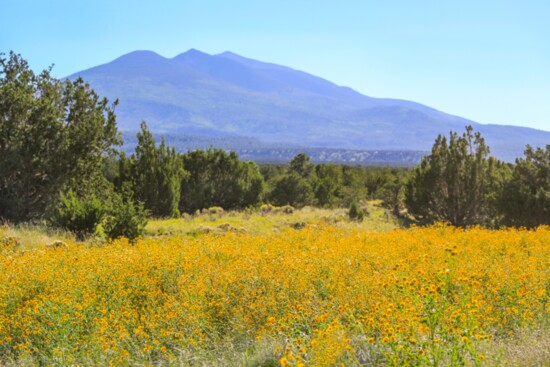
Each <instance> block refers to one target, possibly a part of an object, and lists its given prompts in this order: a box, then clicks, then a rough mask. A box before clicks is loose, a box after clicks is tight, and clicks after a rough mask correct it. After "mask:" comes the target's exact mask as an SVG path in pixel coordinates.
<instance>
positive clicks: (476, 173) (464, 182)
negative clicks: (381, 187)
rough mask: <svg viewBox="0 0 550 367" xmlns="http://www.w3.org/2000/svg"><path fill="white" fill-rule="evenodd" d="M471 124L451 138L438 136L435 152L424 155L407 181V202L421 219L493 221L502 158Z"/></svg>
mask: <svg viewBox="0 0 550 367" xmlns="http://www.w3.org/2000/svg"><path fill="white" fill-rule="evenodd" d="M488 155H489V148H488V147H487V146H486V145H485V141H484V139H483V138H482V137H481V135H480V134H479V133H475V134H474V133H473V129H472V127H471V126H468V127H466V132H465V133H463V134H462V136H459V135H458V134H457V133H456V132H451V134H450V138H449V141H448V142H447V139H446V138H445V137H443V136H441V135H440V136H438V137H437V139H436V141H435V144H434V145H433V147H432V153H431V154H430V155H428V156H426V157H424V158H423V159H422V162H421V164H420V166H419V167H417V168H416V169H415V170H414V172H413V174H412V177H411V179H410V181H409V182H408V184H407V192H406V204H407V207H408V209H409V211H410V212H411V213H412V214H414V215H415V216H416V217H417V218H419V219H420V220H421V221H423V222H426V223H431V222H434V221H446V222H449V223H451V224H453V225H455V226H470V225H476V224H487V223H488V222H490V221H491V219H492V218H491V214H492V212H491V207H492V205H493V203H491V200H490V198H491V196H492V190H493V188H494V186H495V182H494V181H495V180H496V178H495V177H496V176H495V171H496V169H497V166H498V164H499V163H498V162H497V161H496V160H495V159H493V158H491V159H488Z"/></svg>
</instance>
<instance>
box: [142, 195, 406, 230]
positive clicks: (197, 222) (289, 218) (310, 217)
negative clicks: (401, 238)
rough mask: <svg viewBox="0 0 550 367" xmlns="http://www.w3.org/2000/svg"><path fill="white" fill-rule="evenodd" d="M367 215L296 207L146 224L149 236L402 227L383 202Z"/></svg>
mask: <svg viewBox="0 0 550 367" xmlns="http://www.w3.org/2000/svg"><path fill="white" fill-rule="evenodd" d="M365 209H366V210H367V211H368V213H369V214H368V215H367V216H365V219H364V220H363V221H362V222H355V221H351V220H349V219H348V209H345V208H340V209H322V208H313V207H305V208H302V209H295V210H294V212H293V213H290V214H286V213H283V212H268V213H262V212H261V211H240V212H239V211H232V212H222V213H216V214H209V213H205V214H195V215H184V216H183V217H182V218H177V219H157V220H151V221H150V222H149V224H148V225H147V227H146V232H147V235H148V236H157V235H174V234H178V235H180V234H188V235H193V236H196V235H200V234H205V233H212V232H213V233H224V232H227V231H228V230H229V231H238V232H246V233H250V234H254V235H260V234H266V233H278V232H281V231H285V230H287V229H288V228H296V227H303V226H326V225H331V226H333V227H336V228H341V229H346V230H351V229H362V230H366V231H374V232H387V231H390V230H393V229H396V228H399V227H401V223H400V222H399V220H398V219H397V218H395V217H394V216H393V215H392V214H391V213H390V212H389V211H388V210H386V209H384V208H382V207H381V202H379V201H371V202H368V203H366V204H365Z"/></svg>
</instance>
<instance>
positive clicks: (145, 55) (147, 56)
mask: <svg viewBox="0 0 550 367" xmlns="http://www.w3.org/2000/svg"><path fill="white" fill-rule="evenodd" d="M127 60H166V59H165V58H164V57H163V56H161V55H159V54H157V53H156V52H153V51H149V50H138V51H132V52H129V53H127V54H124V55H122V56H120V57H119V58H117V59H115V60H114V61H127Z"/></svg>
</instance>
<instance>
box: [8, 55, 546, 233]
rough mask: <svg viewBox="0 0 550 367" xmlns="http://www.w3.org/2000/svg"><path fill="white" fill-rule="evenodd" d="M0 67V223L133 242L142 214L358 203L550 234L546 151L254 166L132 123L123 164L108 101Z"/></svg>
mask: <svg viewBox="0 0 550 367" xmlns="http://www.w3.org/2000/svg"><path fill="white" fill-rule="evenodd" d="M0 66H1V70H0V219H1V220H3V221H9V222H13V223H20V222H28V221H46V222H47V223H48V224H49V225H51V226H55V227H62V228H64V229H67V230H70V231H72V232H75V233H76V234H77V235H78V236H79V237H82V238H84V237H86V236H88V235H90V234H92V233H97V232H101V233H102V234H103V235H105V236H106V237H110V238H116V237H118V236H126V237H129V238H135V237H137V236H139V234H140V233H141V230H142V229H143V227H144V225H145V223H146V222H147V218H149V217H151V216H154V217H177V216H180V215H182V213H194V212H196V211H197V210H201V209H203V208H210V207H222V208H223V209H226V210H233V209H235V210H239V209H246V208H254V207H259V206H260V205H261V204H263V203H269V204H273V205H277V206H285V205H291V206H293V207H303V206H306V205H311V206H321V207H328V208H330V207H350V216H353V217H354V218H357V217H360V216H361V215H359V214H358V213H359V212H358V210H359V211H360V210H361V203H362V202H364V201H365V200H367V199H380V200H383V202H384V205H385V206H387V207H388V208H390V209H391V210H392V211H393V212H394V213H395V214H396V215H408V216H410V218H411V220H414V221H416V222H417V223H419V224H428V223H433V222H438V221H444V222H449V223H451V224H453V225H456V226H465V227H468V226H474V225H482V226H488V227H500V226H526V227H536V226H538V225H540V224H550V145H548V146H546V149H541V148H537V149H534V148H532V147H529V146H528V147H526V150H525V156H524V157H523V158H520V159H517V160H516V162H515V164H509V163H503V162H501V161H499V160H497V159H495V158H493V157H491V156H490V149H489V147H488V146H487V145H486V144H485V141H484V139H483V137H482V136H481V135H480V134H479V133H476V132H474V131H473V129H472V128H471V127H466V131H465V132H464V133H462V134H459V133H458V132H451V133H450V135H449V137H448V138H447V137H446V136H442V135H440V136H439V137H437V139H436V141H435V143H434V146H433V148H432V151H431V153H430V154H428V155H427V156H425V157H424V158H423V159H422V162H421V164H420V165H419V166H418V167H416V168H414V169H409V168H387V167H386V168H384V167H374V168H373V167H370V168H369V167H354V166H343V165H335V164H315V163H314V162H312V160H311V159H310V157H309V156H308V155H307V154H305V153H299V154H297V155H296V156H294V157H293V158H292V159H291V160H290V161H289V162H288V164H287V165H262V166H259V165H257V164H256V163H254V162H251V161H243V160H241V159H239V157H238V155H237V154H236V153H234V152H227V151H225V150H222V149H215V148H210V149H207V150H194V151H190V152H186V153H180V152H177V151H176V150H175V148H174V147H171V146H169V145H168V144H167V143H166V142H165V141H164V139H161V141H160V142H159V141H156V140H155V138H154V136H153V134H152V133H151V132H150V131H149V129H148V127H147V124H146V122H142V124H141V131H140V132H139V133H138V134H137V144H136V147H135V150H134V152H133V153H130V154H126V153H123V152H120V150H119V149H117V147H120V146H121V145H122V139H121V134H120V132H119V131H118V129H117V125H116V114H115V109H116V105H117V101H114V102H112V103H110V102H109V101H107V99H105V98H102V97H100V96H99V95H97V94H96V93H95V92H94V90H93V89H92V88H91V87H90V86H89V85H88V84H87V83H86V82H85V81H84V80H82V79H80V78H79V79H76V80H73V81H71V80H63V81H61V80H58V79H55V78H54V77H52V76H51V73H50V71H51V70H44V71H42V72H41V73H40V74H35V73H34V72H33V71H32V70H31V69H30V68H29V66H28V63H27V62H26V61H25V60H24V59H23V58H22V57H21V56H19V55H17V54H15V53H13V52H12V53H10V54H9V55H3V56H1V57H0ZM352 213H355V214H353V215H352ZM362 214H368V213H362Z"/></svg>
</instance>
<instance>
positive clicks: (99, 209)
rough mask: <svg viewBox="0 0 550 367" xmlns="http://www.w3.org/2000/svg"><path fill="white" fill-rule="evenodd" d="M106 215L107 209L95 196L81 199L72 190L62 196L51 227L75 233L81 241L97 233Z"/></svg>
mask: <svg viewBox="0 0 550 367" xmlns="http://www.w3.org/2000/svg"><path fill="white" fill-rule="evenodd" d="M104 214H105V208H104V207H103V206H102V204H101V202H100V201H99V200H98V199H97V198H96V197H95V196H94V195H92V196H89V197H86V198H82V199H81V198H79V197H77V195H76V194H75V193H74V192H73V191H72V190H70V191H69V192H68V193H67V194H62V195H61V198H60V200H59V204H58V206H57V207H56V208H55V210H54V212H53V215H52V216H51V218H50V225H52V226H54V227H59V228H63V229H65V230H68V231H70V232H73V233H74V234H75V235H76V236H77V238H78V239H79V240H83V239H84V238H85V237H87V236H89V235H91V234H92V233H94V232H95V230H96V228H97V226H98V225H99V224H100V223H101V220H102V219H103V216H104Z"/></svg>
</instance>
